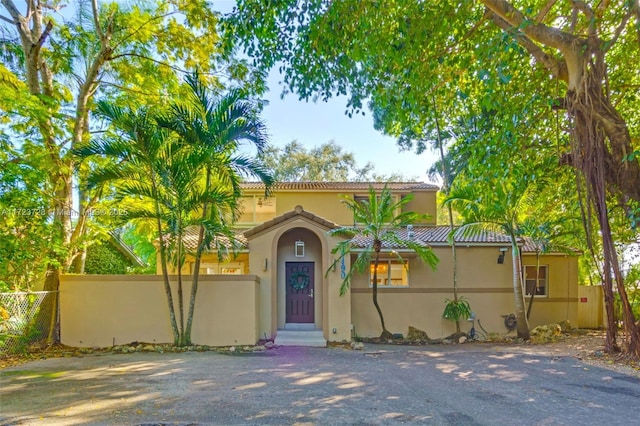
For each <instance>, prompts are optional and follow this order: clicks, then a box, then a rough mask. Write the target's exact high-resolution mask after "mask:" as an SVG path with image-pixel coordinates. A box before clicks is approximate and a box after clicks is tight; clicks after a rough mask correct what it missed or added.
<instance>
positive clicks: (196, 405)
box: [0, 344, 640, 426]
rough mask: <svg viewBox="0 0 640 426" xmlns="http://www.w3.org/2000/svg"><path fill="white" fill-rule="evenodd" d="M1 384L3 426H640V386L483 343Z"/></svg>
mask: <svg viewBox="0 0 640 426" xmlns="http://www.w3.org/2000/svg"><path fill="white" fill-rule="evenodd" d="M0 380H1V388H0V425H13V424H17V425H30V424H46V425H149V426H150V425H161V424H176V425H191V424H193V425H218V424H278V425H290V424H393V423H398V424H400V423H402V424H405V423H407V424H433V425H572V426H575V425H597V424H606V425H608V426H613V425H633V424H636V425H638V424H640V409H639V407H640V379H638V378H637V377H634V376H628V375H624V374H622V373H617V372H613V371H609V370H603V369H600V368H596V367H591V366H587V365H585V364H583V363H581V362H580V361H579V360H577V359H573V358H565V357H549V356H539V355H532V354H526V353H522V352H515V351H511V350H510V349H509V348H506V347H493V346H491V345H481V344H475V345H452V346H446V345H435V346H428V347H398V346H366V347H365V351H363V352H360V351H347V350H343V349H314V348H279V349H273V350H269V351H266V352H263V353H259V354H245V355H224V354H218V353H213V352H207V353H184V354H177V355H176V354H156V353H136V354H128V355H113V354H98V355H89V356H85V357H83V358H58V359H47V360H42V361H36V362H30V363H28V364H23V365H20V366H15V367H10V368H7V369H4V370H1V371H0Z"/></svg>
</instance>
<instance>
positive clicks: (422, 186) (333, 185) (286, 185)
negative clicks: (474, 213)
mask: <svg viewBox="0 0 640 426" xmlns="http://www.w3.org/2000/svg"><path fill="white" fill-rule="evenodd" d="M384 185H385V183H383V182H277V183H276V184H275V185H274V186H273V187H272V190H273V191H367V190H368V189H369V186H372V187H373V188H375V189H377V190H381V189H382V188H383V187H384ZM386 185H387V187H388V188H389V189H390V190H392V191H424V190H429V191H434V190H436V191H437V190H438V189H440V187H438V186H437V185H433V184H431V183H424V182H388V183H386ZM241 187H242V189H246V190H264V185H263V184H262V183H261V182H244V183H242V184H241Z"/></svg>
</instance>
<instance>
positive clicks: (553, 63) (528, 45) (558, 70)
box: [490, 12, 568, 81]
mask: <svg viewBox="0 0 640 426" xmlns="http://www.w3.org/2000/svg"><path fill="white" fill-rule="evenodd" d="M490 14H491V18H492V21H493V22H494V23H495V24H496V25H497V26H498V27H500V28H501V29H502V30H503V31H505V32H506V33H508V34H510V35H511V36H512V37H513V38H514V39H515V40H516V41H517V42H518V44H520V45H521V46H522V47H524V48H525V49H526V50H527V52H529V54H530V55H531V56H533V57H534V58H535V59H536V61H538V62H540V63H541V64H543V65H544V66H545V67H546V68H547V69H548V70H549V71H551V73H552V74H553V76H554V77H556V78H558V79H560V80H563V81H567V80H568V72H567V66H566V64H565V63H564V62H563V61H561V60H558V59H556V58H554V57H553V56H552V55H550V54H549V53H547V52H545V51H544V50H542V49H541V48H540V46H538V45H537V44H536V43H534V42H533V41H531V40H530V39H529V38H528V37H527V36H525V35H524V34H522V32H521V31H518V30H517V29H516V28H513V27H512V26H511V25H509V23H508V22H506V21H504V20H503V19H501V18H500V17H499V16H497V15H496V14H495V13H493V12H490Z"/></svg>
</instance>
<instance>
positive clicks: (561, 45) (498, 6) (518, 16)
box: [481, 0, 578, 53]
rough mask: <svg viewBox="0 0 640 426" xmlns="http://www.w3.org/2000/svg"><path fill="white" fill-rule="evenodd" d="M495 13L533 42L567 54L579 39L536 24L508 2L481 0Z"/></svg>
mask: <svg viewBox="0 0 640 426" xmlns="http://www.w3.org/2000/svg"><path fill="white" fill-rule="evenodd" d="M481 1H482V3H483V4H484V5H485V6H486V7H487V8H489V10H491V11H492V12H493V13H495V14H496V15H498V16H499V17H500V18H502V19H503V20H504V21H505V22H507V23H508V24H509V25H511V26H512V27H513V28H518V29H519V30H520V31H522V33H523V34H525V35H526V36H527V37H529V38H530V39H531V40H533V41H536V42H538V43H541V44H544V45H545V46H549V47H553V48H555V49H558V50H560V51H561V52H563V53H565V52H567V51H570V50H571V49H573V44H574V43H575V42H576V41H577V40H578V38H577V37H576V36H574V35H572V34H568V33H565V32H563V31H560V30H559V29H557V28H553V27H548V26H546V25H544V24H540V23H535V22H534V21H532V20H531V19H529V18H527V17H526V16H525V15H524V14H523V13H522V12H520V11H519V10H518V9H516V8H515V7H513V6H512V5H511V4H510V3H509V2H507V1H506V0H481Z"/></svg>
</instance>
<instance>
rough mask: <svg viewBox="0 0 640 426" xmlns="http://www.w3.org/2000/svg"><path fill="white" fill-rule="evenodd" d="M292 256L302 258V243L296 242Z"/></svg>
mask: <svg viewBox="0 0 640 426" xmlns="http://www.w3.org/2000/svg"><path fill="white" fill-rule="evenodd" d="M294 254H295V255H296V257H304V241H300V240H298V241H296V245H295V248H294Z"/></svg>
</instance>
